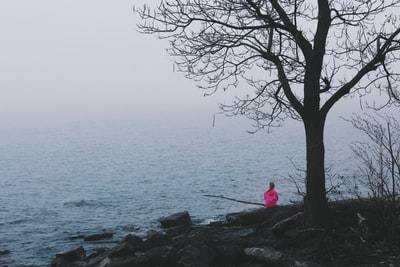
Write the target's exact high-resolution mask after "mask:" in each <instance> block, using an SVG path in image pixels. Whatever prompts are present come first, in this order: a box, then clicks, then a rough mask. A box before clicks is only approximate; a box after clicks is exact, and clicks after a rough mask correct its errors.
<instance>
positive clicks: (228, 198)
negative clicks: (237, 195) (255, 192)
mask: <svg viewBox="0 0 400 267" xmlns="http://www.w3.org/2000/svg"><path fill="white" fill-rule="evenodd" d="M204 196H205V197H216V198H222V199H226V200H232V201H235V202H240V203H245V204H251V205H258V206H263V207H264V204H261V203H256V202H249V201H244V200H238V199H234V198H230V197H224V196H216V195H204Z"/></svg>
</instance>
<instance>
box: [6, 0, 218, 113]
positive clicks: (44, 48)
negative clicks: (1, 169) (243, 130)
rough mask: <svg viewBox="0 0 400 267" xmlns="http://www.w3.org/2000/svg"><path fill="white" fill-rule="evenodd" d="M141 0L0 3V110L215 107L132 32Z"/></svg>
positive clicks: (156, 45)
mask: <svg viewBox="0 0 400 267" xmlns="http://www.w3.org/2000/svg"><path fill="white" fill-rule="evenodd" d="M145 2H146V1H144V0H118V1H111V0H84V1H82V0H68V1H54V0H35V1H32V0H15V1H14V0H13V1H5V0H3V1H1V7H0V38H1V40H0V58H1V60H0V118H1V117H5V116H7V117H10V116H11V117H12V116H14V115H22V116H26V115H28V114H41V115H43V114H46V115H49V116H50V115H54V116H58V115H61V114H75V115H77V116H84V115H88V116H90V115H96V114H99V115H102V114H114V113H115V114H129V113H132V114H135V115H137V114H141V113H147V112H156V113H157V112H161V113H164V112H176V111H177V112H191V111H197V110H199V111H202V110H210V111H211V112H215V111H216V110H218V109H217V102H219V100H217V97H203V92H202V91H201V90H200V89H198V88H197V87H196V86H195V84H194V82H193V81H190V80H187V79H186V78H184V77H183V74H182V73H176V72H173V64H172V60H171V58H170V57H169V56H168V54H167V53H166V51H165V49H166V47H167V43H166V41H163V40H159V39H157V38H156V36H149V35H143V34H140V33H138V32H137V26H136V23H137V22H138V19H139V18H138V16H137V15H136V14H134V13H133V10H132V7H133V6H134V5H135V6H141V5H142V4H143V3H145Z"/></svg>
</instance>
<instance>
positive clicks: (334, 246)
mask: <svg viewBox="0 0 400 267" xmlns="http://www.w3.org/2000/svg"><path fill="white" fill-rule="evenodd" d="M330 206H331V207H330V216H331V218H332V220H331V224H332V225H330V227H329V229H328V230H323V229H304V228H302V227H301V225H302V223H301V222H302V209H303V208H302V206H301V205H295V204H293V205H287V206H278V207H275V208H272V209H266V208H258V209H253V210H247V211H243V212H238V213H232V214H228V215H226V219H225V220H224V221H219V222H213V223H210V224H207V225H196V224H193V223H192V220H191V218H190V214H189V213H188V212H181V213H176V214H172V215H170V216H168V217H163V218H160V220H159V221H160V223H161V226H162V227H163V231H155V230H151V231H149V232H148V233H147V235H146V236H145V237H139V236H137V235H132V234H129V235H127V236H125V238H123V239H122V240H121V241H120V242H118V244H117V245H115V246H114V247H112V248H99V249H98V250H96V251H95V252H93V253H91V254H90V255H87V252H86V251H85V249H84V247H83V246H79V247H77V248H74V249H71V250H68V251H65V252H62V253H59V254H57V255H56V256H55V259H54V260H53V261H52V263H51V266H52V267H117V266H118V267H123V266H139V267H141V266H146V267H150V266H182V267H186V266H193V267H195V266H198V267H207V266H252V267H258V266H259V267H262V266H272V267H275V266H276V267H278V266H281V267H289V266H290V267H295V266H298V267H314V266H315V267H318V266H400V257H399V256H398V255H399V251H400V250H398V248H396V247H393V246H392V245H390V246H386V247H385V246H384V245H382V244H381V243H379V242H378V241H379V240H376V239H373V238H372V237H371V236H373V233H371V232H370V231H368V233H366V232H365V229H370V228H372V227H373V225H372V224H373V222H372V220H371V221H370V220H369V218H368V215H367V214H370V213H371V211H370V210H368V209H369V208H370V207H365V205H364V204H361V203H360V201H356V200H354V201H353V200H347V201H338V202H334V203H331V205H330ZM360 214H365V216H366V217H365V220H364V221H362V222H360V220H359V219H358V216H360ZM363 216H364V215H363ZM363 218H364V217H363ZM109 235H110V233H102V234H98V235H93V236H91V237H86V238H90V240H96V239H101V238H108V237H109ZM87 240H88V239H87Z"/></svg>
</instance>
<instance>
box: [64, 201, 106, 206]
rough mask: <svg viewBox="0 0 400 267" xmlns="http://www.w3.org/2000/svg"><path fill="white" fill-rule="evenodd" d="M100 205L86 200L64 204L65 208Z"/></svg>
mask: <svg viewBox="0 0 400 267" xmlns="http://www.w3.org/2000/svg"><path fill="white" fill-rule="evenodd" d="M98 204H99V203H95V202H94V201H86V200H79V201H68V202H65V203H64V206H65V207H86V206H95V205H98Z"/></svg>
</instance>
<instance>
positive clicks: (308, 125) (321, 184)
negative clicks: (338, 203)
mask: <svg viewBox="0 0 400 267" xmlns="http://www.w3.org/2000/svg"><path fill="white" fill-rule="evenodd" d="M324 124H325V118H324V117H323V116H315V115H314V116H310V118H308V119H305V120H304V127H305V132H306V147H307V170H306V196H305V199H304V208H305V210H304V214H305V224H306V225H307V226H308V227H314V228H325V227H326V226H327V222H328V217H327V215H328V201H327V198H326V189H325V149H324Z"/></svg>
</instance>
